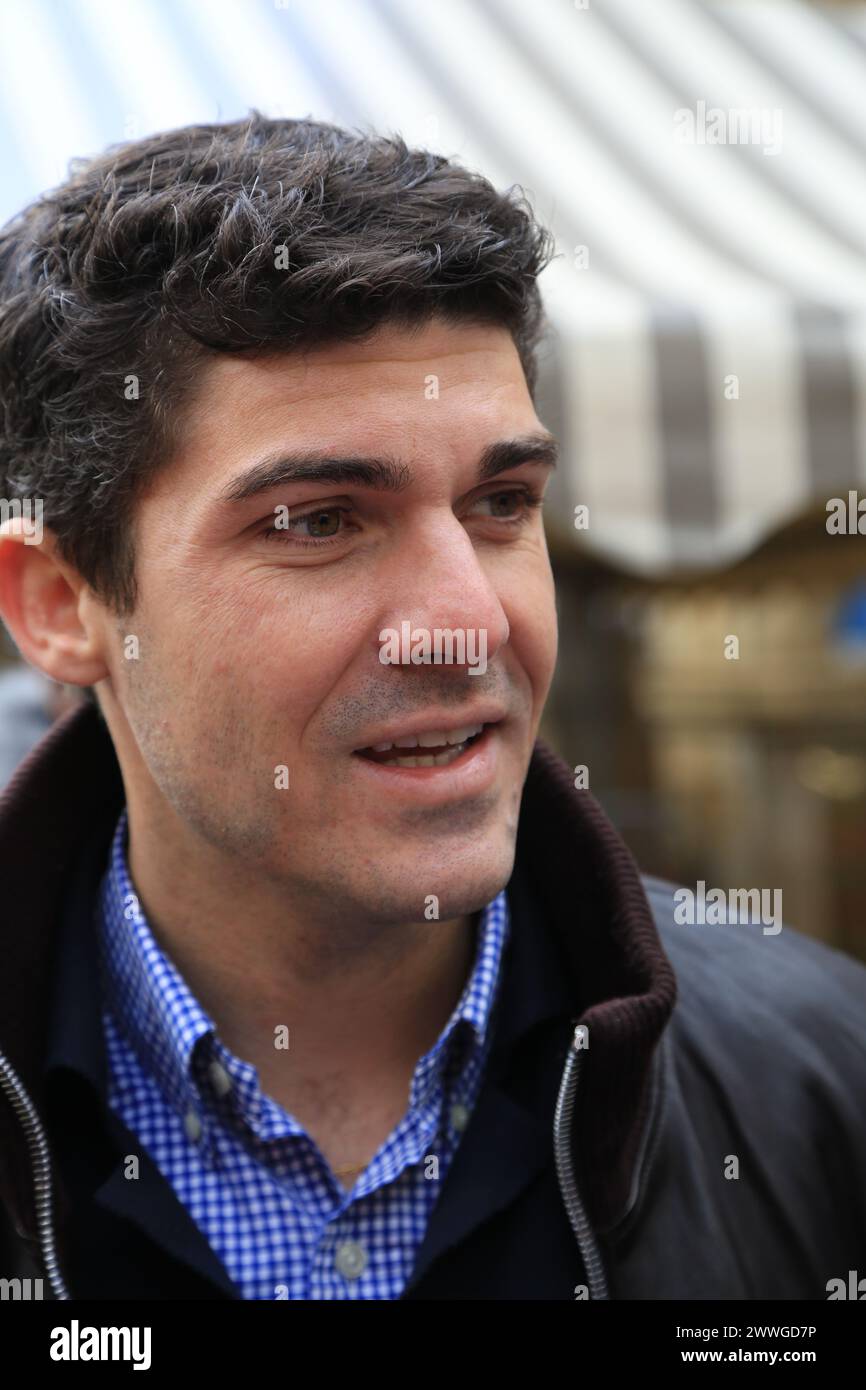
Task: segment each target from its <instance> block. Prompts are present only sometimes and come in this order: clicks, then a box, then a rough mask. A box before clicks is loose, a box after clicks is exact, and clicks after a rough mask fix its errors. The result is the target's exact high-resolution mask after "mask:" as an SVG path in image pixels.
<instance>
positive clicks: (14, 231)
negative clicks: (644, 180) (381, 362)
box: [0, 110, 553, 613]
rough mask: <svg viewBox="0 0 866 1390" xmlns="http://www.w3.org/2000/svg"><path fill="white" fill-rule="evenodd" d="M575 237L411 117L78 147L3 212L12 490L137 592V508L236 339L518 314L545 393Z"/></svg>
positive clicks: (245, 350)
mask: <svg viewBox="0 0 866 1390" xmlns="http://www.w3.org/2000/svg"><path fill="white" fill-rule="evenodd" d="M552 254H553V237H552V235H551V233H550V232H549V231H547V230H545V229H544V228H542V227H541V226H539V225H538V224H537V223H536V221H535V220H534V218H533V215H532V212H531V210H530V208H529V206H528V203H527V200H526V198H525V195H524V193H523V191H522V189H520V188H519V186H514V187H513V188H512V189H509V190H508V192H507V193H505V194H502V193H499V192H497V191H496V190H495V189H494V188H493V186H492V185H491V184H490V183H489V182H488V180H487V179H485V178H483V177H482V176H481V175H479V174H477V173H472V172H469V171H467V170H466V169H464V168H462V167H461V166H460V165H458V164H456V163H454V162H453V161H452V160H450V159H446V158H445V157H443V156H440V155H436V154H432V153H430V152H429V151H426V150H413V149H409V148H407V146H406V144H405V143H404V141H403V140H402V139H401V138H400V136H398V135H391V136H380V135H375V134H367V133H364V132H362V131H361V130H359V129H356V130H354V131H347V130H343V129H340V128H339V127H337V126H333V125H329V124H325V123H322V122H318V121H313V120H284V119H278V120H270V119H268V118H267V117H265V116H263V115H262V114H261V113H260V112H258V111H256V110H251V111H250V112H249V114H248V116H246V117H244V118H243V119H242V120H239V121H235V122H226V123H221V124H212V125H195V126H185V127H183V128H181V129H178V130H172V131H168V132H165V133H162V134H159V135H154V136H151V137H148V138H146V139H143V140H136V141H133V142H129V143H123V144H119V145H113V146H111V147H109V148H108V149H107V150H106V151H105V152H104V153H102V154H100V155H98V156H97V157H96V158H94V159H90V160H78V161H73V163H72V165H70V171H69V177H68V179H67V180H66V181H65V182H64V183H63V184H61V185H60V186H59V187H57V188H54V189H51V190H50V191H49V192H47V193H45V194H44V195H43V196H41V197H39V198H38V199H36V200H35V201H34V202H33V203H31V204H30V205H29V206H28V207H27V208H25V209H24V210H23V211H22V212H21V213H19V214H18V215H17V216H15V217H13V218H12V219H11V220H10V221H9V222H8V223H7V224H6V226H5V227H4V228H3V229H2V230H0V496H4V497H6V498H8V499H12V498H25V497H31V498H36V497H40V498H42V499H43V511H44V517H45V523H46V525H48V526H50V527H51V529H52V531H53V533H54V535H55V536H56V537H57V541H58V548H59V552H60V555H61V556H62V557H63V558H64V559H65V560H66V561H67V562H68V563H70V564H72V565H73V566H74V567H75V568H76V569H77V570H78V572H79V573H80V574H81V575H82V577H83V578H84V579H85V580H86V582H87V583H88V584H89V585H90V587H91V588H92V589H93V590H94V592H95V593H97V594H98V595H99V597H100V598H101V599H102V600H103V601H104V602H106V603H108V604H110V605H111V606H112V607H113V608H114V609H115V610H116V611H117V612H118V613H124V612H127V611H129V610H130V609H131V608H132V607H134V604H135V595H136V589H135V564H134V553H133V545H132V538H131V525H130V523H131V509H132V505H133V502H134V499H135V496H136V493H137V491H138V490H139V488H140V486H141V485H142V483H143V482H144V481H145V480H146V479H147V478H148V476H151V475H152V474H153V473H154V472H155V471H156V470H158V469H159V467H160V466H161V465H162V464H164V463H165V461H166V460H167V459H168V458H170V456H171V453H172V449H173V447H176V445H177V443H178V442H179V440H180V437H181V429H182V423H183V413H184V408H185V407H186V406H188V404H189V403H190V401H191V398H192V395H193V393H194V389H195V386H196V384H197V382H198V381H199V380H200V379H201V375H202V372H201V369H202V366H203V364H204V363H205V362H206V361H207V360H208V359H210V358H211V357H212V356H213V355H214V354H215V353H221V352H222V353H225V352H231V353H242V354H251V355H255V354H272V353H274V352H280V351H286V352H289V351H292V350H304V349H307V348H312V347H315V346H317V345H321V344H324V343H327V342H333V341H338V340H340V339H357V338H361V337H363V336H364V335H366V334H368V333H370V332H372V331H373V330H374V329H375V328H376V327H378V326H379V325H380V324H382V323H383V322H385V321H386V320H390V321H393V322H397V323H403V324H405V325H406V326H410V325H412V324H415V323H420V322H423V321H425V320H426V319H428V318H429V317H430V316H431V315H432V314H434V313H438V314H441V315H443V316H444V317H445V318H446V319H447V320H450V321H461V320H463V321H480V322H489V323H494V324H498V325H501V326H504V327H505V328H507V329H508V330H509V332H510V333H511V335H512V338H513V340H514V343H515V346H516V348H517V351H518V353H519V355H520V359H521V363H522V365H523V369H524V373H525V375H526V379H527V384H528V387H529V390H530V392H532V393H533V394H534V390H535V384H536V364H535V355H536V350H537V347H538V344H539V341H540V339H541V337H542V334H543V332H544V327H545V320H544V316H543V311H542V306H541V299H540V295H539V291H538V287H537V285H536V277H537V276H538V274H539V272H540V271H541V270H542V269H543V268H544V266H545V265H546V264H547V263H548V261H549V260H550V259H551V257H552Z"/></svg>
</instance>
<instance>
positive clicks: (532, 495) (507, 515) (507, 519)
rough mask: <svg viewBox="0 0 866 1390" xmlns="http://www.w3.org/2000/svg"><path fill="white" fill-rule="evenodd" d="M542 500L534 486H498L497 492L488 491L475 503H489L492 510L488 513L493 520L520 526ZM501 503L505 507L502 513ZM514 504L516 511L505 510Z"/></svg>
mask: <svg viewBox="0 0 866 1390" xmlns="http://www.w3.org/2000/svg"><path fill="white" fill-rule="evenodd" d="M543 501H544V498H543V496H542V494H541V493H540V492H537V491H536V490H535V489H534V488H531V487H511V488H500V489H499V491H498V492H488V493H486V494H485V496H484V497H479V498H478V501H477V503H476V504H475V505H478V504H483V503H490V505H491V508H492V511H491V512H490V513H489V515H490V516H491V517H492V519H493V520H496V521H500V522H502V524H503V525H505V526H522V525H524V524H525V523H526V522H527V521H529V519H530V517H531V516H532V512H533V509H534V508H536V507H540V506H541V504H542V502H543ZM503 504H504V506H505V508H506V511H505V512H504V513H503V511H502V507H503ZM518 504H519V505H518ZM515 505H517V507H518V509H517V511H516V512H509V511H508V510H507V509H508V508H512V507H514V506H515Z"/></svg>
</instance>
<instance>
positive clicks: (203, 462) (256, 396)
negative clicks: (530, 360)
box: [152, 320, 539, 500]
mask: <svg viewBox="0 0 866 1390" xmlns="http://www.w3.org/2000/svg"><path fill="white" fill-rule="evenodd" d="M532 427H535V428H538V427H539V421H538V417H537V414H535V409H534V406H532V402H531V398H530V393H528V388H527V382H525V377H524V373H523V366H521V361H520V354H518V353H517V349H516V346H514V342H513V339H512V336H510V334H509V332H507V329H505V328H499V327H491V325H475V324H456V325H455V324H445V322H442V321H441V320H434V321H430V322H427V324H424V325H423V327H420V328H403V327H395V325H382V327H379V328H378V329H377V331H375V334H373V335H370V336H368V338H367V339H366V341H363V342H339V343H334V345H328V346H324V347H317V349H314V350H311V352H303V353H302V352H297V353H279V354H272V356H267V357H257V359H252V357H245V356H231V354H221V356H218V357H215V359H214V360H213V361H210V363H209V364H207V367H206V368H204V373H203V377H202V381H200V384H199V388H197V391H196V395H195V402H193V403H192V406H190V407H189V410H188V411H186V414H185V420H183V427H182V438H181V445H179V449H178V452H177V456H175V457H174V460H172V467H171V468H170V470H165V471H164V473H163V475H161V477H160V478H157V480H156V482H154V486H153V489H152V496H153V495H154V493H160V495H164V492H172V493H175V492H178V491H182V492H183V493H186V496H190V495H192V493H197V495H199V496H200V498H202V500H204V495H206V493H207V495H211V496H213V495H215V493H217V492H218V491H220V488H221V486H222V485H224V484H228V482H229V480H231V478H232V477H234V475H236V474H238V473H239V471H240V470H242V468H245V467H247V466H249V464H252V463H253V461H254V460H256V459H259V457H261V456H264V455H267V453H270V452H272V450H274V449H275V448H277V449H284V448H285V449H296V448H317V449H321V450H328V452H334V450H343V452H349V450H354V452H357V450H359V449H361V448H368V449H379V450H386V452H389V453H392V455H395V456H402V457H405V459H406V460H407V461H409V460H414V461H416V463H421V461H423V460H424V459H425V456H427V455H430V457H431V459H435V463H436V470H435V471H436V473H438V471H439V470H441V468H442V467H446V466H448V464H455V466H459V464H463V463H470V461H474V460H475V459H477V457H478V455H480V453H481V449H482V448H484V445H485V443H487V442H488V439H493V438H498V436H500V435H502V434H503V432H505V434H507V432H512V434H520V432H523V431H527V430H531V428H532Z"/></svg>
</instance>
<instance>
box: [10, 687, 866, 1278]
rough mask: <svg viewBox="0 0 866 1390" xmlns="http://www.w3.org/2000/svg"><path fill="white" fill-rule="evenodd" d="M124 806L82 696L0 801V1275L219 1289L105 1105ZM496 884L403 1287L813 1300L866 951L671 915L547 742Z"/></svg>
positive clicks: (99, 729) (859, 1233) (861, 1170)
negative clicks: (439, 1155) (118, 836)
mask: <svg viewBox="0 0 866 1390" xmlns="http://www.w3.org/2000/svg"><path fill="white" fill-rule="evenodd" d="M122 805H123V787H122V783H121V780H120V774H119V770H118V766H117V760H116V757H115V754H114V750H113V746H112V744H111V741H110V738H109V735H108V732H107V729H106V727H105V725H104V724H103V722H102V719H101V717H100V715H99V714H98V712H97V711H96V710H95V709H94V708H92V707H90V706H87V707H84V708H82V709H79V710H76V711H74V712H73V713H71V714H70V715H67V716H65V717H64V719H63V720H62V721H60V722H59V723H58V724H57V725H56V726H55V727H54V728H53V729H52V730H51V732H50V733H49V734H48V735H47V736H46V737H45V738H44V739H43V741H42V742H41V744H40V745H39V746H38V747H37V748H36V749H35V750H34V751H33V752H32V753H31V754H30V756H29V757H28V759H27V761H26V763H25V764H24V765H23V766H22V767H21V768H20V769H19V771H18V772H17V773H16V775H15V777H14V778H13V780H12V782H11V783H10V785H9V787H8V788H7V790H6V793H5V795H4V796H3V798H2V799H0V875H2V880H0V881H2V890H0V891H2V924H0V949H2V975H0V1164H2V1166H0V1278H14V1277H16V1276H17V1277H20V1278H22V1279H23V1278H27V1277H30V1278H42V1279H43V1292H44V1296H46V1297H60V1298H65V1297H69V1298H72V1299H85V1298H96V1299H113V1298H115V1299H132V1298H168V1299H177V1298H218V1299H219V1298H235V1299H236V1298H238V1292H237V1290H236V1288H235V1287H234V1286H233V1285H232V1283H231V1282H230V1280H229V1278H228V1276H227V1274H226V1272H225V1270H224V1268H223V1266H222V1265H221V1264H220V1262H219V1260H218V1258H217V1257H216V1255H215V1253H214V1252H213V1251H212V1249H211V1247H210V1246H209V1244H208V1243H207V1241H206V1239H205V1237H204V1236H203V1235H202V1234H201V1232H200V1231H199V1230H198V1228H197V1227H196V1226H195V1224H194V1223H193V1221H192V1219H191V1218H190V1217H189V1216H188V1215H187V1213H186V1211H185V1210H184V1208H183V1207H182V1205H181V1204H180V1203H179V1202H178V1201H177V1199H176V1197H175V1196H174V1193H173V1191H172V1189H171V1187H170V1185H169V1184H168V1183H167V1182H166V1180H165V1179H164V1178H163V1177H162V1175H161V1174H160V1173H159V1171H158V1170H157V1169H156V1168H155V1167H154V1165H153V1164H152V1163H151V1162H150V1160H149V1159H148V1157H147V1155H146V1154H141V1155H140V1159H141V1164H140V1176H139V1178H138V1180H137V1181H127V1180H126V1179H125V1177H124V1157H125V1155H127V1154H130V1153H137V1152H139V1146H138V1144H137V1141H136V1140H135V1137H134V1136H133V1135H132V1134H130V1133H129V1131H127V1130H126V1129H125V1128H124V1127H123V1126H122V1125H121V1124H120V1123H119V1121H118V1120H117V1119H116V1117H115V1116H113V1114H112V1113H111V1112H110V1111H109V1110H108V1109H107V1107H106V1105H105V1090H106V1080H107V1077H106V1062H105V1052H104V1045H103V1041H102V1022H101V1016H100V1005H99V988H98V976H97V970H96V926H95V912H94V908H95V901H96V891H97V886H98V883H99V879H100V876H101V874H102V873H103V871H104V869H105V867H106V863H107V856H108V848H109V842H110V837H111V834H112V831H113V829H114V826H115V823H116V820H117V816H118V815H119V813H120V810H121V807H122ZM507 891H508V897H509V904H510V909H511V915H512V930H511V935H510V939H509V943H508V946H507V950H506V954H505V958H504V975H503V980H502V988H501V990H500V992H499V997H498V1000H497V1005H496V1012H495V1015H494V1020H493V1026H494V1046H493V1051H492V1053H491V1058H490V1063H489V1066H488V1070H487V1072H486V1074H485V1079H484V1083H483V1087H482V1091H481V1095H480V1097H479V1100H478V1103H477V1105H476V1107H475V1109H474V1110H473V1113H472V1117H471V1120H470V1123H469V1125H468V1127H467V1129H466V1131H465V1133H464V1135H463V1137H462V1139H461V1143H460V1146H459V1148H458V1150H457V1153H456V1156H455V1159H454V1162H453V1166H452V1167H451V1169H450V1171H449V1172H448V1174H447V1176H446V1179H445V1181H444V1183H443V1188H442V1192H441V1194H440V1196H439V1199H438V1201H437V1203H436V1205H435V1207H434V1209H433V1214H432V1217H431V1220H430V1224H429V1227H428V1229H427V1232H426V1235H425V1238H424V1241H423V1244H422V1247H421V1249H420V1252H419V1255H418V1258H417V1261H416V1265H415V1268H414V1270H413V1274H412V1277H411V1279H410V1281H409V1284H408V1287H407V1289H406V1291H405V1293H404V1295H403V1297H404V1298H413V1299H414V1298H421V1299H439V1298H451V1299H471V1298H490V1299H513V1298H520V1299H535V1298H539V1299H573V1298H574V1297H575V1296H589V1297H591V1298H613V1299H670V1298H685V1299H703V1298H711V1299H713V1298H719V1299H771V1298H784V1299H801V1298H802V1299H822V1300H823V1299H826V1297H827V1283H828V1281H829V1280H831V1279H834V1278H843V1279H847V1276H848V1271H849V1270H851V1269H855V1270H859V1271H860V1273H861V1275H862V1274H866V969H864V968H863V967H862V966H860V965H858V964H856V963H855V962H853V961H851V960H849V959H848V958H847V957H844V956H842V955H841V954H839V953H838V952H834V951H831V950H829V949H828V948H826V947H823V946H821V945H819V944H818V943H815V942H813V941H811V940H809V939H808V938H806V937H804V936H802V935H799V934H797V933H795V932H794V931H792V930H791V929H790V928H785V929H784V930H783V931H782V932H781V933H780V934H778V935H775V936H773V935H765V934H763V933H762V931H761V928H760V925H751V924H749V925H746V924H740V925H733V924H732V925H727V926H715V927H712V926H703V927H701V926H686V925H677V924H676V922H675V921H674V901H673V892H674V889H673V887H672V886H671V885H670V884H665V883H662V882H660V881H659V880H654V879H646V878H644V879H642V878H641V876H640V874H639V873H638V870H637V868H636V866H635V863H634V861H633V859H632V857H631V855H630V853H629V851H628V850H627V849H626V847H625V845H624V844H623V842H622V840H621V839H620V837H619V836H618V834H617V833H616V831H615V830H614V829H613V827H612V826H611V824H610V822H609V821H608V820H607V818H606V817H605V815H604V813H603V811H602V810H601V808H600V807H599V805H598V803H597V802H596V801H595V800H594V798H593V797H592V796H591V795H590V793H589V792H588V791H577V790H575V789H574V786H573V781H572V776H571V772H570V770H569V768H568V767H567V766H566V765H565V764H564V763H563V762H562V761H561V760H560V759H559V758H558V757H557V756H556V755H555V754H554V753H553V752H552V751H551V750H550V749H549V748H548V747H547V746H546V745H545V744H544V743H543V742H541V741H539V742H538V743H537V744H536V747H535V750H534V752H533V756H532V761H531V764H530V768H529V773H528V776H527V779H526V784H525V787H524V791H523V799H522V803H521V817H520V823H519V829H518V839H517V855H516V860H515V868H514V873H513V875H512V878H511V880H510V882H509V884H508V889H507ZM578 1026H579V1028H580V1029H585V1030H586V1031H585V1032H584V1033H582V1034H581V1033H578V1040H579V1041H582V1043H583V1046H580V1047H575V1045H574V1040H575V1029H576V1028H577V1027H578ZM733 1159H736V1160H737V1161H738V1169H739V1171H738V1176H733V1172H734V1169H735V1165H734V1164H733V1162H732V1160H733Z"/></svg>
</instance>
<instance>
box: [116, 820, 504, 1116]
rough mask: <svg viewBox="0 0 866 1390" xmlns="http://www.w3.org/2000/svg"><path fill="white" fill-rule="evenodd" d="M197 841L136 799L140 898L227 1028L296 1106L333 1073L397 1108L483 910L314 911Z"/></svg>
mask: <svg viewBox="0 0 866 1390" xmlns="http://www.w3.org/2000/svg"><path fill="white" fill-rule="evenodd" d="M189 849H190V847H189V845H186V846H185V847H184V851H183V852H180V851H179V850H178V848H177V846H176V845H175V846H171V845H167V844H164V843H163V842H162V837H159V836H155V835H154V834H152V833H149V832H148V828H147V826H146V824H145V825H139V824H137V823H135V821H134V817H133V814H132V812H131V813H130V838H129V851H128V860H129V867H130V872H131V876H132V880H133V884H134V886H135V889H136V892H137V894H138V896H139V899H140V902H141V906H142V909H143V911H144V913H145V915H146V917H147V920H148V923H149V925H150V927H151V930H152V931H153V934H154V936H155V937H156V939H157V941H158V942H159V944H160V945H161V946H162V948H163V949H164V950H165V951H166V953H167V954H168V956H169V957H170V958H171V960H172V961H173V963H174V964H175V965H176V967H177V968H178V970H179V971H180V973H181V974H182V976H183V978H184V980H185V981H186V983H187V984H188V986H189V988H190V989H191V990H192V992H193V994H194V995H195V996H196V998H197V999H198V1001H199V1002H200V1003H201V1005H202V1007H203V1008H204V1009H206V1010H207V1012H208V1013H209V1014H210V1016H211V1018H213V1020H214V1023H215V1025H216V1028H217V1032H218V1035H219V1038H220V1041H221V1042H222V1043H223V1044H224V1045H225V1046H226V1047H227V1048H228V1049H229V1050H230V1051H232V1052H233V1053H235V1054H236V1055H237V1056H238V1057H240V1058H242V1059H243V1060H244V1061H246V1062H249V1063H251V1064H252V1065H254V1066H255V1067H256V1068H257V1069H258V1072H259V1078H260V1082H261V1085H262V1088H263V1090H265V1091H266V1093H268V1094H269V1095H271V1096H273V1097H274V1098H275V1099H277V1100H279V1101H280V1103H281V1104H283V1105H284V1106H285V1107H286V1108H287V1109H289V1110H291V1111H292V1113H294V1114H295V1115H296V1116H297V1117H298V1118H301V1119H302V1116H303V1112H304V1110H305V1108H306V1109H307V1110H311V1109H312V1108H314V1107H315V1106H316V1105H318V1104H320V1103H321V1101H322V1097H324V1096H326V1095H327V1092H328V1089H329V1087H336V1088H338V1089H339V1091H340V1093H341V1094H342V1095H345V1094H346V1093H347V1092H351V1093H352V1094H353V1095H354V1096H356V1097H357V1098H358V1103H359V1104H360V1103H361V1098H362V1097H363V1096H365V1095H367V1096H369V1094H370V1093H375V1094H381V1095H385V1094H390V1095H391V1096H392V1097H393V1099H394V1105H395V1107H396V1108H397V1109H398V1110H400V1113H402V1109H405V1104H406V1099H407V1087H408V1084H409V1082H410V1080H411V1076H412V1072H413V1070H414V1068H415V1065H416V1064H417V1062H418V1059H419V1058H420V1057H421V1056H423V1055H424V1053H425V1052H426V1051H428V1050H429V1049H430V1048H431V1047H432V1046H433V1044H434V1043H435V1041H436V1039H437V1037H438V1036H439V1035H440V1033H441V1032H442V1030H443V1028H444V1027H445V1025H446V1023H447V1022H448V1019H449V1017H450V1015H451V1013H452V1012H453V1010H454V1008H455V1007H456V1005H457V1003H458V1001H459V999H460V996H461V994H462V991H463V988H464V986H465V984H466V981H467V979H468V976H469V973H470V971H471V967H472V962H473V959H474V954H475V949H476V933H477V926H478V920H479V914H478V913H474V914H472V915H469V916H463V917H458V918H454V919H452V920H449V921H444V922H439V921H433V922H426V921H425V922H421V923H419V922H408V923H394V922H389V923H383V922H381V921H373V920H370V921H365V920H359V919H358V918H357V917H356V916H355V915H353V914H346V913H343V914H342V915H340V916H338V917H336V918H335V917H333V916H329V917H327V918H323V919H317V918H316V916H315V915H314V914H313V913H312V912H311V911H310V905H309V902H308V901H300V900H298V899H295V900H293V899H292V897H291V895H290V894H289V893H288V892H287V889H286V886H285V884H273V883H269V882H268V881H267V880H265V879H264V878H263V876H261V875H249V876H248V877H247V878H246V879H245V878H244V875H243V874H242V873H240V872H239V871H237V870H234V871H233V870H232V868H231V867H230V866H227V864H226V861H225V857H224V856H221V855H219V854H217V853H216V852H215V851H212V850H211V849H210V847H208V846H202V845H201V844H200V842H199V845H198V847H197V850H196V851H195V852H193V853H190V852H189ZM299 897H300V895H299ZM280 1028H282V1029H284V1030H285V1029H288V1048H286V1046H285V1033H283V1040H282V1045H281V1046H277V1045H275V1038H276V1036H277V1035H276V1031H275V1030H277V1029H280ZM401 1106H402V1109H401Z"/></svg>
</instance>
